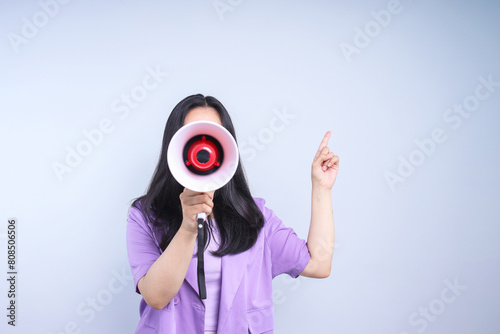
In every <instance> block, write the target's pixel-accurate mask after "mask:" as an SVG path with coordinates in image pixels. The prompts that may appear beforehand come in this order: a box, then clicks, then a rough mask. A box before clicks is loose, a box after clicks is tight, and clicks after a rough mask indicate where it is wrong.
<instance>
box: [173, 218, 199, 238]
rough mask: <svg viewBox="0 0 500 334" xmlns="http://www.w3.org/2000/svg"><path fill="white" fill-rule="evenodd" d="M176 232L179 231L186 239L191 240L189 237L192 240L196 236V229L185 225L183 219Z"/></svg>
mask: <svg viewBox="0 0 500 334" xmlns="http://www.w3.org/2000/svg"><path fill="white" fill-rule="evenodd" d="M177 233H180V234H181V236H182V237H183V238H185V239H187V240H191V239H193V240H194V239H196V237H197V236H198V229H197V228H194V229H193V228H190V227H188V226H186V224H185V223H184V221H183V222H182V224H181V227H180V228H179V231H178V232H177Z"/></svg>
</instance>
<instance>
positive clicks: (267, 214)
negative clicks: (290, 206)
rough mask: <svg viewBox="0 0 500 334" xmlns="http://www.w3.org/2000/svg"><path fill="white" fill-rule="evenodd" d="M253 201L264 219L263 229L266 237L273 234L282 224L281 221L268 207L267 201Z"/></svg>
mask: <svg viewBox="0 0 500 334" xmlns="http://www.w3.org/2000/svg"><path fill="white" fill-rule="evenodd" d="M253 200H254V201H255V204H256V205H257V207H258V208H259V209H260V211H261V212H262V216H263V217H264V226H263V228H262V229H263V230H264V231H265V234H266V235H270V234H272V232H273V231H274V230H276V229H277V228H278V227H279V226H280V225H281V224H282V222H281V219H280V218H278V217H277V216H276V214H275V213H274V211H273V210H271V209H270V208H269V207H268V206H267V205H266V200H265V199H263V198H261V197H253Z"/></svg>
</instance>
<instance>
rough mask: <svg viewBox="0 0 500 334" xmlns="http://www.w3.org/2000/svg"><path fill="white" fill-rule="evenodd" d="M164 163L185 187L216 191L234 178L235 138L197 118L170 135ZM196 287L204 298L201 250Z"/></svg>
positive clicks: (203, 215) (200, 229) (200, 217)
mask: <svg viewBox="0 0 500 334" xmlns="http://www.w3.org/2000/svg"><path fill="white" fill-rule="evenodd" d="M167 162H168V167H169V168H170V172H171V173H172V175H173V177H174V178H175V179H176V180H177V182H179V183H180V184H181V185H182V186H183V187H184V188H187V189H190V190H193V191H198V192H209V191H212V190H217V189H219V188H221V187H223V186H224V185H225V184H226V183H228V182H229V181H230V180H231V178H232V177H233V175H234V173H235V172H236V169H237V167H238V163H239V152H238V146H237V144H236V141H235V140H234V138H233V136H232V135H231V133H230V132H229V131H227V129H226V128H224V127H223V126H220V125H219V124H217V123H213V122H208V121H197V122H192V123H188V124H186V125H184V126H183V127H182V128H180V129H179V130H178V131H177V132H176V133H175V134H174V136H173V137H172V139H171V141H170V144H169V145H168V149H167ZM206 218H207V214H206V213H205V212H201V213H199V214H198V216H197V222H198V250H201V249H203V248H202V247H203V245H204V237H205V236H204V229H203V226H204V221H205V220H206ZM198 287H199V293H200V298H201V299H205V298H206V291H205V278H204V268H203V251H198Z"/></svg>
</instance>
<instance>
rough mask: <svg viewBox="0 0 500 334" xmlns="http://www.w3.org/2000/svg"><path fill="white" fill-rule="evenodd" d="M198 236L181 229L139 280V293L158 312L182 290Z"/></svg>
mask: <svg viewBox="0 0 500 334" xmlns="http://www.w3.org/2000/svg"><path fill="white" fill-rule="evenodd" d="M196 235H197V234H196V233H193V232H191V231H187V230H186V229H183V228H182V227H181V228H180V229H179V231H177V233H176V235H175V236H174V237H173V238H172V241H171V242H170V244H169V245H168V247H167V248H166V249H165V251H164V252H163V254H162V255H161V256H160V257H159V258H158V259H157V260H156V261H155V262H154V263H153V264H152V265H151V267H150V268H149V270H148V272H147V273H146V275H144V276H143V277H142V278H141V279H140V280H139V283H138V287H139V291H140V292H141V295H142V297H143V298H144V300H145V301H146V303H147V304H148V305H149V306H151V307H153V308H155V309H157V310H160V309H162V308H164V307H165V306H166V305H167V304H168V303H169V302H170V301H171V300H172V298H174V296H175V295H176V294H177V292H178V291H179V289H180V288H181V285H182V282H183V281H184V278H185V277H186V272H187V269H188V267H189V263H190V261H191V258H192V256H193V251H194V246H195V243H196Z"/></svg>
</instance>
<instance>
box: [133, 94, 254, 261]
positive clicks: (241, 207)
mask: <svg viewBox="0 0 500 334" xmlns="http://www.w3.org/2000/svg"><path fill="white" fill-rule="evenodd" d="M196 107H211V108H213V109H215V110H216V111H217V112H218V113H219V115H220V118H221V121H222V126H223V127H225V128H226V129H227V130H228V131H229V132H230V133H231V135H232V136H233V137H234V139H235V140H236V134H235V131H234V127H233V123H232V121H231V118H230V116H229V114H228V112H227V110H226V108H225V107H224V106H223V105H222V103H220V102H219V101H218V100H217V99H216V98H214V97H212V96H203V95H201V94H197V95H191V96H188V97H186V98H185V99H183V100H182V101H180V102H179V103H178V104H177V105H176V106H175V108H174V109H173V110H172V112H171V114H170V116H169V117H168V120H167V124H166V126H165V132H164V134H163V144H162V149H161V153H160V159H159V161H158V164H157V165H156V169H155V172H154V174H153V177H152V179H151V183H150V184H149V188H148V190H147V192H146V194H145V195H143V196H140V197H138V198H136V199H135V200H134V202H133V203H132V206H134V207H136V208H138V209H140V210H142V212H143V214H144V216H145V217H146V218H147V219H148V220H149V222H150V223H151V224H152V225H153V226H154V227H155V228H156V229H157V230H160V231H161V232H162V233H161V234H162V240H161V242H160V248H161V249H162V250H165V249H166V248H167V246H168V245H169V243H170V241H172V239H173V237H174V236H175V234H176V233H177V231H178V230H179V228H180V226H181V224H182V219H183V215H182V206H181V202H180V198H179V195H180V194H181V192H182V191H183V190H184V188H183V187H182V186H181V185H180V184H179V183H178V182H177V181H176V180H175V178H174V177H173V176H172V173H171V172H170V168H169V166H168V163H167V149H168V145H169V144H170V140H171V139H172V137H173V135H174V134H175V133H176V132H177V130H179V129H180V128H181V127H182V126H183V125H184V119H185V117H186V115H187V113H188V112H189V111H190V110H192V109H194V108H196ZM213 202H214V208H213V213H214V215H215V217H216V218H217V219H216V220H215V222H216V224H217V227H218V229H219V234H220V246H219V249H218V250H217V251H215V252H212V253H213V254H214V255H216V256H223V255H226V254H238V253H241V252H244V251H246V250H248V249H249V248H251V247H252V246H253V245H254V244H255V242H256V240H257V236H258V234H259V231H260V229H261V228H262V226H263V225H264V217H263V215H262V212H261V211H260V209H259V208H258V207H257V204H255V201H254V200H253V198H252V195H251V193H250V189H249V187H248V183H247V179H246V177H245V173H244V171H243V167H242V164H241V160H240V161H239V163H238V167H237V169H236V173H235V174H234V176H233V177H232V179H231V180H230V181H229V182H228V183H227V184H226V185H225V186H223V187H222V188H220V189H218V190H216V191H215V194H214V199H213ZM211 222H212V220H211V218H209V223H211ZM209 231H211V230H210V229H209ZM211 233H212V232H209V236H210V235H211ZM207 240H210V237H209V238H208V239H207ZM207 240H205V247H206V245H207Z"/></svg>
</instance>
